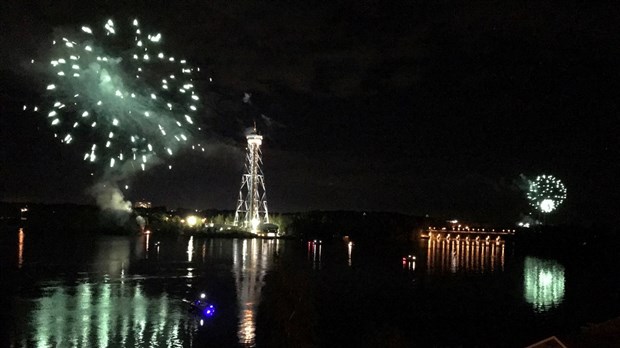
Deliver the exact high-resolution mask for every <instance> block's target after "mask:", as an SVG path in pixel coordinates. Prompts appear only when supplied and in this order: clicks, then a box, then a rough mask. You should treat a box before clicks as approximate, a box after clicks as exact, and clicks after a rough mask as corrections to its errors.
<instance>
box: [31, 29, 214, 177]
mask: <svg viewBox="0 0 620 348" xmlns="http://www.w3.org/2000/svg"><path fill="white" fill-rule="evenodd" d="M161 43H162V36H161V34H160V33H156V34H148V35H145V34H144V33H142V30H141V29H140V26H139V22H138V20H137V19H134V20H133V21H132V22H131V23H130V25H128V26H125V27H122V28H120V27H117V26H116V24H115V23H114V22H113V21H112V20H111V19H110V20H108V21H106V22H105V23H104V25H103V26H102V28H91V27H89V26H82V27H81V30H80V31H79V32H78V33H77V34H75V35H71V36H69V35H66V36H60V37H59V38H57V39H55V40H54V41H53V42H52V49H51V51H52V54H53V57H54V58H53V59H52V60H51V61H50V62H49V66H48V67H50V68H51V69H47V70H48V71H50V72H51V76H52V78H51V81H50V82H49V83H48V84H47V86H46V92H48V95H49V96H50V97H51V98H53V100H52V101H51V103H50V106H49V107H48V108H47V109H45V108H42V109H43V110H47V111H45V112H46V115H47V117H48V120H49V122H50V125H51V127H52V128H53V129H54V131H55V136H56V137H57V138H59V139H60V141H61V142H63V143H65V144H71V143H76V144H78V146H80V147H81V148H83V150H84V157H83V159H84V160H85V161H89V162H97V163H103V164H104V166H106V167H108V171H116V172H118V173H120V172H127V171H128V170H130V168H131V169H138V168H141V169H142V170H145V169H146V168H147V166H148V165H150V164H152V163H154V162H156V159H160V160H164V161H165V159H166V157H170V156H173V155H174V154H175V153H176V152H177V151H178V150H179V149H180V148H182V147H184V146H189V145H191V146H192V148H193V149H199V150H200V149H201V150H202V151H204V148H203V147H202V146H201V145H200V144H191V141H192V139H193V136H192V135H193V134H194V133H195V132H196V131H197V130H199V128H198V127H197V125H196V122H195V121H196V118H197V113H198V110H199V108H200V107H201V105H200V97H199V96H198V95H197V94H196V92H195V90H194V89H195V88H194V83H193V77H192V75H193V73H194V72H195V71H199V68H193V67H191V66H190V65H188V63H187V62H186V61H185V60H184V59H178V58H176V57H174V56H173V55H171V54H169V53H166V52H164V50H163V48H162V47H161V46H162V45H161ZM35 111H36V110H35ZM87 140H88V141H87Z"/></svg>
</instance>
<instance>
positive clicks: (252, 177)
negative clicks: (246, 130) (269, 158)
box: [234, 126, 269, 233]
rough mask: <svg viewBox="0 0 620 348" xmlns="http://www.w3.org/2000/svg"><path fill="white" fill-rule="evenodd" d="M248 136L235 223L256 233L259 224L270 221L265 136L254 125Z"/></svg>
mask: <svg viewBox="0 0 620 348" xmlns="http://www.w3.org/2000/svg"><path fill="white" fill-rule="evenodd" d="M246 138H247V139H248V147H247V154H246V158H245V173H244V174H243V176H242V177H241V188H240V189H239V200H238V202H237V210H236V211H235V222H234V224H235V226H239V227H242V228H243V229H246V230H250V231H252V232H254V233H256V232H258V225H259V224H261V223H269V213H268V211H267V200H266V191H265V177H264V175H263V169H262V165H263V159H262V153H261V150H260V146H261V144H262V143H263V136H262V135H259V134H258V132H257V131H256V126H254V129H253V131H252V132H251V133H250V134H248V135H247V137H246Z"/></svg>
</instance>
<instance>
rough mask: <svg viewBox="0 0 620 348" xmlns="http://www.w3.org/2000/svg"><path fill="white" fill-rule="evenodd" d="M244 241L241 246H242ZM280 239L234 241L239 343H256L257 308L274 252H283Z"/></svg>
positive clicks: (246, 344)
mask: <svg viewBox="0 0 620 348" xmlns="http://www.w3.org/2000/svg"><path fill="white" fill-rule="evenodd" d="M239 244H241V248H239V247H238V246H239ZM280 247H281V245H280V241H279V240H273V239H269V240H265V239H251V240H248V239H244V240H242V241H239V242H238V243H233V268H232V271H233V273H234V277H235V285H236V288H237V301H238V305H239V326H238V331H237V335H238V337H239V343H241V344H243V345H245V346H254V345H255V343H256V314H257V313H256V310H257V308H258V304H259V302H260V297H261V290H262V288H263V286H264V285H265V281H264V277H265V274H267V271H268V270H269V268H270V267H271V263H272V262H273V255H274V254H275V253H280V252H281V250H280V249H281V248H280Z"/></svg>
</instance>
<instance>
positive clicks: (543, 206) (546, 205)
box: [540, 199, 555, 213]
mask: <svg viewBox="0 0 620 348" xmlns="http://www.w3.org/2000/svg"><path fill="white" fill-rule="evenodd" d="M553 210H555V202H554V201H553V200H552V199H543V201H542V202H540V211H542V212H543V213H550V212H552V211H553Z"/></svg>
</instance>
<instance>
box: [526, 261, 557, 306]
mask: <svg viewBox="0 0 620 348" xmlns="http://www.w3.org/2000/svg"><path fill="white" fill-rule="evenodd" d="M565 283H566V280H565V278H564V266H562V265H561V264H560V263H559V262H557V261H555V260H543V259H539V258H537V257H531V256H528V257H526V258H525V261H524V265H523V289H524V290H523V291H524V297H525V300H526V301H527V302H528V303H529V304H530V305H532V307H533V308H534V310H535V311H536V312H546V311H548V310H550V309H552V308H554V307H556V306H558V305H559V304H560V303H562V301H564V285H565Z"/></svg>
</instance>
